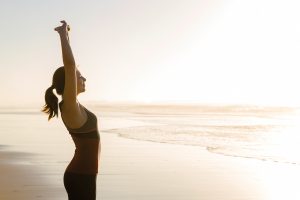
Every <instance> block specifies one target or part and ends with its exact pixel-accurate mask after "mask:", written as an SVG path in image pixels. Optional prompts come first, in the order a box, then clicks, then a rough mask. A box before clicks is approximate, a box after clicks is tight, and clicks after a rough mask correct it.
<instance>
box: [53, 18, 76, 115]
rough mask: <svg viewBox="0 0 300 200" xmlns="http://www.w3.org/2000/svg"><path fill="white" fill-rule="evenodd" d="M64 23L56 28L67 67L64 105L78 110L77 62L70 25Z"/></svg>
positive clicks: (65, 66)
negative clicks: (73, 50) (69, 31)
mask: <svg viewBox="0 0 300 200" xmlns="http://www.w3.org/2000/svg"><path fill="white" fill-rule="evenodd" d="M61 23H62V25H61V26H58V27H56V28H55V31H57V32H58V33H59V36H60V42H61V50H62V58H63V63H64V68H65V87H64V93H63V100H64V107H65V108H67V109H71V110H74V109H75V111H76V109H77V107H78V105H77V100H76V97H77V81H76V80H77V77H76V63H75V59H74V56H73V52H72V49H71V46H70V42H69V35H68V30H69V26H68V24H67V23H66V22H65V21H61Z"/></svg>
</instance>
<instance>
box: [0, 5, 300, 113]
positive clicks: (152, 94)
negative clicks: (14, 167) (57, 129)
mask: <svg viewBox="0 0 300 200" xmlns="http://www.w3.org/2000/svg"><path fill="white" fill-rule="evenodd" d="M0 2H1V3H0V26H1V39H0V42H1V43H0V44H1V45H0V53H1V59H0V73H1V79H0V90H1V92H2V95H1V99H0V107H3V106H8V105H17V104H23V103H25V104H37V105H42V104H43V101H44V100H43V98H44V91H45V89H46V88H47V87H49V86H50V85H51V79H52V73H53V72H54V71H55V69H56V68H57V67H58V66H61V65H62V59H61V50H60V44H59V37H58V35H57V34H56V32H54V30H53V28H54V27H55V26H57V25H59V24H60V23H59V21H60V20H61V19H65V20H66V21H67V22H69V24H70V26H71V32H70V38H71V45H72V48H73V52H74V54H75V59H76V62H77V64H78V65H79V69H80V70H81V73H82V74H83V75H84V76H85V77H86V78H87V82H86V88H87V90H86V93H85V94H82V95H80V97H79V98H80V99H81V100H83V101H87V100H101V101H137V102H158V101H180V102H193V103H239V104H245V103H246V104H267V105H300V94H299V89H298V88H299V86H300V78H299V75H300V70H299V68H300V57H299V55H300V12H299V10H300V2H299V1H298V0H294V1H292V0H251V1H246V0H228V1H227V0H223V1H222V0H205V1H204V0H94V1H87V0H85V1H83V0H69V1H61V0H48V1H41V0H26V1H23V0H19V1H17V0H6V1H5V0H1V1H0Z"/></svg>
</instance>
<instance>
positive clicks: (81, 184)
mask: <svg viewBox="0 0 300 200" xmlns="http://www.w3.org/2000/svg"><path fill="white" fill-rule="evenodd" d="M61 23H62V25H61V26H58V27H56V28H55V31H57V32H58V34H59V36H60V41H61V49H62V57H63V63H64V66H63V67H59V68H58V69H57V70H56V71H55V72H54V74H53V79H52V85H51V86H50V87H49V88H48V89H47V90H46V93H45V102H46V104H45V106H44V107H43V110H42V111H43V112H45V113H47V114H48V115H49V116H48V120H50V119H51V118H53V117H55V116H57V117H58V109H60V114H61V118H62V121H63V123H64V124H65V126H66V128H67V130H68V131H69V134H70V135H71V137H72V139H73V141H74V144H75V147H76V149H75V153H74V157H73V159H72V160H71V162H70V163H69V165H68V166H67V168H66V170H65V173H64V186H65V189H66V191H67V193H68V198H69V200H95V199H96V178H97V174H98V160H99V154H100V135H99V132H98V126H97V118H96V116H95V115H94V114H93V113H92V112H90V111H89V110H88V109H86V108H85V107H84V106H83V105H82V104H80V103H79V102H78V100H77V95H78V94H80V93H82V92H84V91H85V81H86V79H85V78H84V77H83V76H82V75H81V73H80V71H79V70H78V69H77V67H76V64H75V59H74V57H73V53H72V49H71V46H70V42H69V35H68V31H69V30H70V28H69V26H68V24H67V23H66V22H65V21H61ZM53 89H55V90H56V93H57V94H59V95H61V97H62V101H61V102H60V103H58V98H57V96H56V95H55V94H54V93H53Z"/></svg>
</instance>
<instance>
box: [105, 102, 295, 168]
mask: <svg viewBox="0 0 300 200" xmlns="http://www.w3.org/2000/svg"><path fill="white" fill-rule="evenodd" d="M127 112H129V113H131V115H128V116H127V118H128V119H131V120H136V121H139V122H144V123H147V124H146V125H140V126H132V127H126V128H118V129H110V130H105V131H106V132H110V133H116V134H119V135H120V136H122V137H126V138H131V139H137V140H147V141H153V142H160V143H172V144H183V145H194V146H199V147H203V148H206V149H207V150H208V151H209V152H212V153H217V154H222V155H226V156H237V157H244V158H249V159H259V160H267V161H273V162H281V163H289V164H298V165H299V164H300V155H299V153H298V152H300V145H299V144H300V125H299V124H300V123H299V122H300V112H299V109H298V108H291V107H259V106H188V105H186V106H151V105H149V106H144V107H143V106H140V107H134V106H132V107H130V108H127Z"/></svg>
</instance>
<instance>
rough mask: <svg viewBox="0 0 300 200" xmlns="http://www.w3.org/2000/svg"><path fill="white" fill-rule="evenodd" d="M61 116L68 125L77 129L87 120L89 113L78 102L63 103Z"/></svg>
mask: <svg viewBox="0 0 300 200" xmlns="http://www.w3.org/2000/svg"><path fill="white" fill-rule="evenodd" d="M61 117H62V119H63V121H64V123H65V124H66V126H67V127H69V128H72V129H76V128H79V127H81V126H82V125H83V124H84V123H85V122H86V120H87V113H86V112H85V110H84V108H83V107H82V106H81V105H80V104H79V103H78V102H77V103H76V105H68V104H67V103H65V102H64V103H62V104H61Z"/></svg>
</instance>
